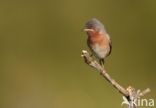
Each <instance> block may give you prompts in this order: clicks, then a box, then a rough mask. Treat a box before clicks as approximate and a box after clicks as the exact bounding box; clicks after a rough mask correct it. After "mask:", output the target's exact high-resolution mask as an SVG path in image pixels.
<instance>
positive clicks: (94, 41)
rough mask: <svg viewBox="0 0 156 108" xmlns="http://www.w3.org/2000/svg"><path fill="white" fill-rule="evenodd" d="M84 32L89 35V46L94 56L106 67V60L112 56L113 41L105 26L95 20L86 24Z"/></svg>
mask: <svg viewBox="0 0 156 108" xmlns="http://www.w3.org/2000/svg"><path fill="white" fill-rule="evenodd" d="M84 31H85V32H86V33H87V35H88V39H87V44H88V47H89V48H90V50H91V52H92V54H93V55H94V56H95V57H96V58H97V59H98V60H99V63H100V64H101V65H102V66H104V60H105V58H106V57H107V56H109V55H110V53H111V49H112V46H111V39H110V37H109V35H108V33H107V32H106V30H105V28H104V25H103V24H102V23H101V22H100V21H99V20H97V19H96V18H93V19H91V20H89V21H88V22H86V24H85V27H84Z"/></svg>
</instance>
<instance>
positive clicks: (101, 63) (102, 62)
mask: <svg viewBox="0 0 156 108" xmlns="http://www.w3.org/2000/svg"><path fill="white" fill-rule="evenodd" d="M99 63H100V65H101V66H102V67H103V68H104V63H105V61H104V59H100V60H99Z"/></svg>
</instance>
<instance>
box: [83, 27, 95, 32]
mask: <svg viewBox="0 0 156 108" xmlns="http://www.w3.org/2000/svg"><path fill="white" fill-rule="evenodd" d="M83 31H85V32H88V31H90V32H93V31H94V30H93V29H87V28H85V29H83Z"/></svg>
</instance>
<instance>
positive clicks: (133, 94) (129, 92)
mask: <svg viewBox="0 0 156 108" xmlns="http://www.w3.org/2000/svg"><path fill="white" fill-rule="evenodd" d="M81 56H82V57H83V58H84V61H85V63H86V64H88V65H89V66H91V67H93V68H94V69H96V70H97V71H98V72H100V74H101V75H102V76H103V77H104V78H105V79H106V80H107V81H108V82H109V83H110V84H111V85H112V86H113V87H114V88H115V89H116V90H118V91H119V92H120V93H121V94H122V95H123V96H124V97H126V99H127V101H128V102H129V103H132V104H129V108H135V107H136V105H134V104H133V101H134V99H138V98H140V97H141V96H144V95H145V94H147V93H148V92H150V89H149V88H147V89H146V90H144V91H142V92H140V90H137V91H136V90H135V89H134V88H133V87H131V86H129V87H128V88H127V89H125V88H124V87H122V86H121V85H120V84H119V83H117V82H116V81H115V80H114V79H113V78H112V77H111V76H110V75H109V74H108V73H107V71H106V70H105V69H104V68H103V67H102V66H101V65H100V64H99V63H98V62H97V61H96V60H94V59H93V58H92V57H91V56H90V54H89V53H88V52H87V51H85V50H83V51H82V55H81Z"/></svg>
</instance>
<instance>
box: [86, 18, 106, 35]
mask: <svg viewBox="0 0 156 108" xmlns="http://www.w3.org/2000/svg"><path fill="white" fill-rule="evenodd" d="M85 28H86V29H93V30H95V31H97V32H106V31H105V28H104V25H103V24H102V23H101V22H100V21H99V20H98V19H96V18H92V19H91V20H89V21H88V22H87V23H86V24H85Z"/></svg>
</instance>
